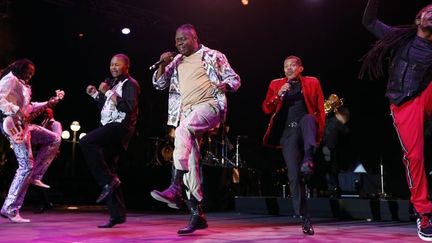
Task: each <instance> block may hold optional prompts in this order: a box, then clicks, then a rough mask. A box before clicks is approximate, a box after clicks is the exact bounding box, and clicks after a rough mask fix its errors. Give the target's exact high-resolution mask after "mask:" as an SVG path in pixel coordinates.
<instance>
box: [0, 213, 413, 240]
mask: <svg viewBox="0 0 432 243" xmlns="http://www.w3.org/2000/svg"><path fill="white" fill-rule="evenodd" d="M21 215H22V216H23V217H25V218H29V219H31V220H32V222H31V223H26V224H15V223H11V222H9V221H8V220H7V219H3V218H2V219H1V221H0V242H8V243H13V242H16V243H18V242H19V243H22V242H44V243H55V242H77V243H78V242H79V243H84V242H91V243H97V242H104V243H107V242H116V243H117V242H209V243H210V242H211V243H214V242H266V243H270V242H350V243H356V242H358V243H364V242H398V243H399V242H421V241H420V239H419V238H418V237H417V233H416V226H415V222H391V221H386V222H368V221H366V220H356V221H341V220H336V219H324V218H312V222H313V224H314V228H315V235H313V236H305V235H303V233H302V231H301V226H300V222H299V221H298V219H294V218H292V217H289V216H269V215H256V214H245V213H236V212H224V213H208V214H207V219H208V223H209V228H208V229H205V230H199V231H195V233H194V234H191V235H188V236H178V235H177V233H176V232H177V230H178V229H179V228H180V227H183V226H184V225H185V224H186V222H187V221H188V220H189V216H188V214H186V213H184V212H172V213H171V212H161V213H155V212H150V213H142V212H140V213H129V214H128V221H127V222H126V223H125V224H122V225H118V226H116V227H114V228H111V229H99V228H97V227H96V225H98V224H101V223H104V222H105V221H106V220H107V217H108V216H107V214H106V213H105V211H103V210H88V209H86V210H82V209H78V210H64V209H55V210H51V211H48V212H46V213H44V214H33V213H32V212H31V211H25V210H24V211H22V212H21Z"/></svg>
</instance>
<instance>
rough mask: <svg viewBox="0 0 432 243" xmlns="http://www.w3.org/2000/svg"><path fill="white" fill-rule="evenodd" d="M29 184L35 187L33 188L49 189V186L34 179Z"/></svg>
mask: <svg viewBox="0 0 432 243" xmlns="http://www.w3.org/2000/svg"><path fill="white" fill-rule="evenodd" d="M30 183H31V184H33V185H35V186H38V187H43V188H51V187H50V186H49V185H47V184H45V183H43V182H42V181H41V180H37V179H34V180H33V181H31V182H30Z"/></svg>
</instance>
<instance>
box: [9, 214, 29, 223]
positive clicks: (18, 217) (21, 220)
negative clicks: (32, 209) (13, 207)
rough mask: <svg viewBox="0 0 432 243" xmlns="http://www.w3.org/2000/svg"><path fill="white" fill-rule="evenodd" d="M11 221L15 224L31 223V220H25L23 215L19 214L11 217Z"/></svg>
mask: <svg viewBox="0 0 432 243" xmlns="http://www.w3.org/2000/svg"><path fill="white" fill-rule="evenodd" d="M8 218H9V220H10V221H12V222H14V223H30V219H25V218H23V217H21V215H19V213H17V214H16V215H15V216H14V217H9V216H8Z"/></svg>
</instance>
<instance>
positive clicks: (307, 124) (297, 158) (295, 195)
mask: <svg viewBox="0 0 432 243" xmlns="http://www.w3.org/2000/svg"><path fill="white" fill-rule="evenodd" d="M316 131H317V124H316V121H315V118H314V117H313V116H312V115H310V114H306V115H304V116H303V117H302V118H301V119H300V121H299V122H298V124H297V126H296V127H287V128H285V130H284V131H283V133H282V137H281V140H280V142H281V145H282V154H283V157H284V160H285V163H286V165H287V170H288V181H289V186H290V191H291V197H292V203H293V209H294V215H302V216H308V215H307V214H308V212H307V204H306V191H305V183H304V178H303V177H302V175H301V173H300V167H301V164H302V162H303V159H304V156H305V152H307V153H310V151H313V150H314V148H315V146H316Z"/></svg>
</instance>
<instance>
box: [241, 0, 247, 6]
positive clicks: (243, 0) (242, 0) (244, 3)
mask: <svg viewBox="0 0 432 243" xmlns="http://www.w3.org/2000/svg"><path fill="white" fill-rule="evenodd" d="M241 3H242V4H243V5H244V6H246V5H248V4H249V0H241Z"/></svg>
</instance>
